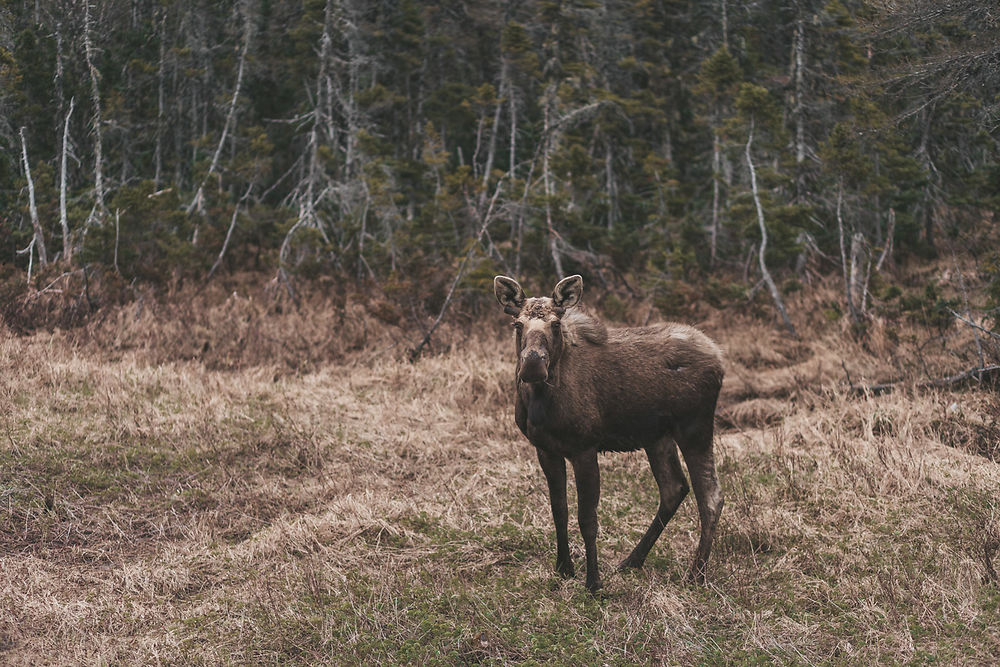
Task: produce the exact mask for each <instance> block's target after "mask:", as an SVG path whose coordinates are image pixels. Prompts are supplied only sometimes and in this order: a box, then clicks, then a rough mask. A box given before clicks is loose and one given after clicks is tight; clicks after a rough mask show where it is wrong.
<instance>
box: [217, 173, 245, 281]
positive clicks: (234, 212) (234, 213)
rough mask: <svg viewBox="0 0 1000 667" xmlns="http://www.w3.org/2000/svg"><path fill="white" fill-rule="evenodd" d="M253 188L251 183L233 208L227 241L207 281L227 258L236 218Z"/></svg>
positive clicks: (223, 244)
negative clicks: (224, 258)
mask: <svg viewBox="0 0 1000 667" xmlns="http://www.w3.org/2000/svg"><path fill="white" fill-rule="evenodd" d="M253 186H254V184H253V182H251V183H250V186H249V187H247V191H246V192H244V193H243V196H242V197H240V200H239V201H238V202H236V206H235V207H233V218H232V220H230V221H229V230H228V231H226V240H225V241H223V242H222V249H221V250H219V256H218V257H216V258H215V263H214V264H212V269H211V270H210V271H209V272H208V275H207V276H205V280H208V279H209V278H211V277H212V276H213V275H214V274H215V272H216V270H217V269H218V268H219V265H220V264H222V258H223V257H225V256H226V249H228V248H229V239H231V238H232V236H233V230H234V229H236V217H237V216H238V215H239V212H240V205H241V204H242V203H243V202H245V201H246V200H247V197H249V196H250V193H251V192H252V191H253Z"/></svg>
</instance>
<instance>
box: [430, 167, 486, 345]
mask: <svg viewBox="0 0 1000 667" xmlns="http://www.w3.org/2000/svg"><path fill="white" fill-rule="evenodd" d="M502 186H503V181H501V182H499V183H497V188H496V190H495V191H494V192H493V198H492V199H490V207H489V209H487V211H486V215H485V216H483V224H482V227H480V228H479V233H478V234H477V235H476V240H475V242H474V243H471V244H470V245H469V250H468V251H467V252H466V253H465V257H463V258H462V263H461V264H459V266H458V273H457V274H455V279H454V280H453V281H452V283H451V287H450V288H449V289H448V296H446V297H445V299H444V303H443V304H442V305H441V311H440V312H439V313H438V316H437V318H435V320H434V323H433V324H431V326H430V328H429V329H428V330H427V332H426V333H425V334H424V337H423V339H422V340H421V341H420V342H419V343H418V344H417V346H416V347H415V348H413V349H412V350H410V361H414V360H416V358H417V357H419V356H420V353H421V351H423V349H424V347H426V346H427V344H428V343H430V341H431V336H433V335H434V332H435V331H436V330H437V328H438V326H440V324H441V321H442V320H443V319H444V314H445V313H446V312H447V310H448V306H449V304H451V298H452V297H453V296H454V294H455V288H456V287H458V283H459V282H461V281H462V277H463V276H464V275H465V267H466V265H467V264H468V263H469V260H470V259H471V258H472V254H473V253H474V252H475V250H476V247H477V246H478V245H479V244H480V242H481V241H482V239H483V234H485V233H486V228H487V227H489V225H490V222H492V220H493V210H494V207H495V206H496V203H497V198H498V197H499V196H500V191H501V190H502V189H503V187H502Z"/></svg>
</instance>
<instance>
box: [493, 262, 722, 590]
mask: <svg viewBox="0 0 1000 667" xmlns="http://www.w3.org/2000/svg"><path fill="white" fill-rule="evenodd" d="M494 286H495V291H496V295H497V300H498V301H499V302H500V303H501V305H503V306H504V310H505V311H506V312H508V313H510V314H511V315H512V316H513V317H514V326H515V329H516V331H517V334H516V348H517V401H516V405H515V410H514V419H515V421H516V422H517V425H518V428H520V430H521V432H522V433H523V434H524V435H525V436H526V437H527V438H528V440H529V441H530V442H531V444H533V445H534V446H535V448H536V449H537V452H538V458H539V462H540V463H541V465H542V469H543V471H544V472H545V476H546V479H547V481H548V484H549V493H550V500H551V502H552V512H553V517H554V518H555V522H556V533H557V543H558V555H557V559H556V566H557V568H558V569H559V571H560V572H562V573H563V574H564V575H570V574H572V572H573V565H572V562H571V561H570V560H569V548H568V543H567V535H566V521H567V519H566V517H567V508H566V463H565V462H566V460H569V461H570V463H571V464H572V465H573V467H574V471H575V475H576V480H577V489H578V493H577V495H578V498H579V515H580V529H581V532H582V533H583V536H584V542H585V543H586V547H587V588H589V589H590V590H596V589H598V588H600V586H601V581H600V576H599V573H598V569H597V552H596V546H595V544H596V532H597V511H596V510H597V501H598V498H599V496H600V472H599V469H598V467H597V452H605V451H633V450H636V449H644V450H645V451H646V454H647V456H648V458H649V461H650V466H651V468H652V470H653V475H654V477H655V478H656V481H657V485H658V486H659V489H660V507H659V509H658V511H657V515H656V517H655V518H654V519H653V523H652V524H651V525H650V527H649V529H648V530H647V532H646V534H645V535H644V536H643V538H642V540H641V541H640V542H639V544H638V545H637V546H636V548H635V549H634V550H633V552H632V554H631V555H630V556H629V557H628V558H626V559H625V561H623V563H622V566H623V567H640V566H641V565H642V563H643V562H644V561H645V558H646V555H647V554H648V552H649V549H650V548H651V547H652V545H653V543H654V542H655V541H656V539H657V538H658V537H659V534H660V532H661V531H662V529H663V526H664V525H665V524H666V522H667V521H668V520H669V519H670V517H671V516H672V515H673V514H674V512H675V511H676V510H677V507H678V506H679V505H680V502H681V501H682V500H683V498H684V496H685V495H686V494H687V491H688V484H687V481H686V480H685V478H684V475H683V472H682V471H681V468H680V462H679V460H678V458H677V451H676V447H675V443H676V445H679V447H680V450H681V452H682V453H683V455H684V459H685V461H686V462H687V464H688V472H689V473H690V475H691V484H692V486H693V487H694V491H695V496H696V498H697V500H698V509H699V514H700V517H701V524H702V535H701V541H700V543H699V545H698V550H697V553H696V555H695V561H694V563H693V565H692V567H691V572H690V574H691V577H692V578H693V579H695V580H698V581H703V580H704V575H705V564H706V562H707V560H708V555H709V551H710V549H711V543H712V538H713V536H714V532H715V525H716V522H717V521H718V517H719V514H720V512H721V510H722V504H723V501H722V494H721V491H720V488H719V483H718V478H717V476H716V472H715V463H714V456H713V449H712V434H713V421H714V414H715V405H716V401H717V399H718V395H719V390H720V388H721V386H722V375H723V371H722V353H721V351H720V350H719V347H718V346H717V345H716V344H715V343H714V342H713V341H712V340H711V339H710V338H708V336H706V335H705V334H703V333H702V332H700V331H698V330H697V329H694V328H692V327H689V326H685V325H683V324H676V323H668V324H662V325H657V326H650V327H641V328H626V329H608V328H607V327H605V326H604V324H602V323H601V322H600V321H599V320H597V319H596V318H595V317H593V316H592V315H589V314H587V313H586V312H584V311H582V310H580V309H577V308H574V306H576V305H577V304H578V303H579V300H580V297H581V296H582V289H583V280H582V278H580V277H579V276H571V277H570V278H566V279H565V280H563V281H561V282H560V283H559V284H558V285H556V288H555V290H554V291H553V295H552V297H551V298H549V297H541V298H532V299H528V298H526V297H525V295H524V292H523V290H522V289H521V287H520V285H518V284H517V282H515V281H514V280H512V279H510V278H505V277H503V276H498V277H497V278H496V279H495V281H494Z"/></svg>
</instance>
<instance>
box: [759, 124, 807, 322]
mask: <svg viewBox="0 0 1000 667" xmlns="http://www.w3.org/2000/svg"><path fill="white" fill-rule="evenodd" d="M753 130H754V123H753V121H752V120H751V121H750V132H749V135H748V136H747V145H746V159H747V167H748V168H749V169H750V188H751V190H752V191H753V203H754V205H755V206H756V207H757V224H758V225H759V226H760V250H759V253H758V258H759V260H760V273H761V276H762V277H763V279H764V283H765V284H766V285H767V289H768V291H769V292H770V293H771V299H773V300H774V306H775V308H777V309H778V314H779V315H781V320H782V321H783V322H784V323H785V328H787V329H788V332H789V333H790V334H791V335H792V337H793V338H798V337H799V336H798V334H797V333H796V332H795V327H794V326H793V325H792V321H791V320H790V319H788V311H786V310H785V302H784V301H782V299H781V293H780V292H779V291H778V287H777V285H775V284H774V279H773V278H772V277H771V272H770V271H768V270H767V264H766V263H765V262H764V251H765V250H766V249H767V226H766V225H765V224H764V207H763V206H762V205H761V203H760V192H759V191H758V190H757V170H756V169H754V166H753V158H752V156H751V153H750V147H751V145H752V144H753Z"/></svg>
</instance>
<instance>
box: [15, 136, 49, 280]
mask: <svg viewBox="0 0 1000 667" xmlns="http://www.w3.org/2000/svg"><path fill="white" fill-rule="evenodd" d="M21 159H22V161H23V162H24V175H25V176H26V177H27V178H28V210H29V211H30V213H31V226H32V228H34V230H35V248H36V249H37V250H38V262H39V263H40V264H41V265H42V266H43V267H44V266H45V265H46V264H48V263H49V256H48V253H46V252H45V234H44V233H43V232H42V223H41V222H39V220H38V207H37V206H36V205H35V182H34V181H33V180H32V178H31V167H30V166H29V165H28V144H27V142H26V141H25V139H24V128H23V127H22V128H21Z"/></svg>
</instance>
